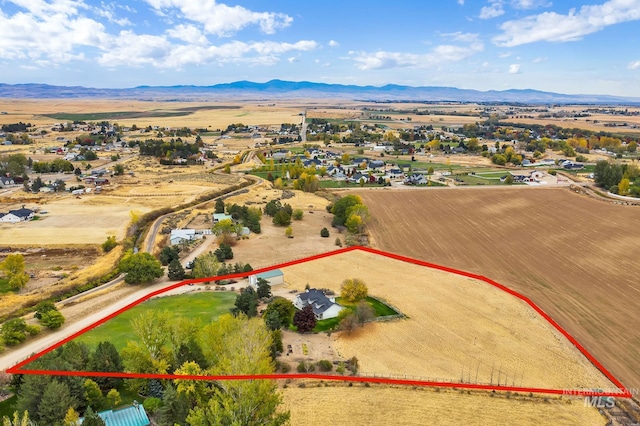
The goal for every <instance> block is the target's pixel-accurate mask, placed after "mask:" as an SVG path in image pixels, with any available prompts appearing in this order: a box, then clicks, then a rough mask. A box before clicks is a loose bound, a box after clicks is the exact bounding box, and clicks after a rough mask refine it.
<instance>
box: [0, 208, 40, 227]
mask: <svg viewBox="0 0 640 426" xmlns="http://www.w3.org/2000/svg"><path fill="white" fill-rule="evenodd" d="M34 215H35V212H34V211H33V210H31V209H25V208H24V207H22V208H20V209H17V210H9V213H0V222H3V223H18V222H24V221H27V220H31V219H33V216H34Z"/></svg>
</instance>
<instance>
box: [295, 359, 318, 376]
mask: <svg viewBox="0 0 640 426" xmlns="http://www.w3.org/2000/svg"><path fill="white" fill-rule="evenodd" d="M315 370H316V367H315V366H314V365H313V364H312V363H310V362H305V361H300V362H299V363H298V366H297V367H296V371H297V372H298V373H310V372H312V371H315Z"/></svg>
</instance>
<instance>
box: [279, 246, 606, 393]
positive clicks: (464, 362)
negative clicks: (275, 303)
mask: <svg viewBox="0 0 640 426" xmlns="http://www.w3.org/2000/svg"><path fill="white" fill-rule="evenodd" d="M283 272H284V276H285V280H286V281H287V283H288V284H289V287H291V288H293V289H297V290H299V291H304V287H305V285H306V284H307V283H309V285H310V286H311V287H317V288H329V289H332V290H334V291H336V292H338V293H339V291H340V283H341V282H342V281H343V280H344V279H346V278H352V277H356V278H360V279H362V280H363V281H364V282H365V283H366V284H367V287H368V289H369V294H370V295H372V296H375V297H380V298H382V299H383V300H385V301H387V302H389V303H390V304H391V305H392V306H393V307H395V308H398V309H399V310H400V311H402V313H403V314H405V315H406V316H407V317H408V318H406V319H402V320H398V321H393V322H387V323H370V324H367V325H366V326H365V327H364V328H361V329H358V330H357V331H356V332H354V333H352V334H351V335H347V334H346V333H340V334H338V335H337V337H335V341H334V347H335V349H336V350H337V352H338V354H339V355H340V356H341V357H343V358H350V357H352V356H356V357H357V358H358V362H359V372H360V373H361V374H363V375H374V374H377V375H383V377H393V378H407V377H408V378H411V379H417V380H425V381H426V380H429V381H453V382H465V383H481V384H493V385H497V384H501V385H508V386H524V387H536V388H547V389H574V388H585V389H593V388H603V389H604V388H606V389H611V388H612V387H614V386H613V384H612V383H610V382H609V380H608V379H606V377H604V375H602V374H601V373H600V372H599V371H598V370H597V369H596V368H595V367H594V366H593V365H591V363H590V362H589V361H588V360H587V359H586V358H585V357H584V356H583V355H582V354H581V353H580V352H579V351H578V349H576V348H575V347H574V346H573V345H572V344H571V343H570V342H569V341H568V340H567V339H565V338H564V337H563V336H562V335H561V334H560V333H558V332H557V330H555V329H554V328H553V327H552V326H551V324H549V323H548V322H547V321H546V320H545V319H544V318H543V317H542V316H540V315H539V314H537V313H536V312H535V311H534V310H533V309H532V308H531V307H529V306H528V305H527V304H525V303H524V302H523V301H521V300H519V299H517V298H516V297H514V296H512V295H510V294H508V293H506V292H504V291H502V290H500V289H498V288H496V287H493V286H491V285H489V284H487V283H485V282H482V281H478V280H474V279H471V278H468V277H464V276H461V275H456V274H452V273H448V272H443V271H439V270H436V269H433V268H428V267H424V266H419V265H415V264H412V263H407V262H402V261H398V260H395V259H391V258H388V257H385V256H382V255H377V254H372V253H367V252H362V251H353V252H348V253H343V254H339V255H334V256H331V257H328V258H323V259H319V260H314V261H312V262H309V263H304V264H300V265H296V266H291V267H286V268H283ZM334 336H335V335H332V337H334Z"/></svg>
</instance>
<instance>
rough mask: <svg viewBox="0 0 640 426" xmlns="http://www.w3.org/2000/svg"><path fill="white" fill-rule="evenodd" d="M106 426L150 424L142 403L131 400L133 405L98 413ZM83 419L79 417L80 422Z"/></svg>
mask: <svg viewBox="0 0 640 426" xmlns="http://www.w3.org/2000/svg"><path fill="white" fill-rule="evenodd" d="M98 416H99V417H100V418H101V419H102V420H104V423H105V424H106V426H148V425H150V424H151V422H150V421H149V417H148V416H147V412H146V411H145V409H144V407H143V406H142V404H138V403H137V402H136V401H133V405H131V406H129V407H125V408H121V409H119V410H106V411H101V412H99V413H98ZM83 421H84V419H80V423H81V424H82V423H83Z"/></svg>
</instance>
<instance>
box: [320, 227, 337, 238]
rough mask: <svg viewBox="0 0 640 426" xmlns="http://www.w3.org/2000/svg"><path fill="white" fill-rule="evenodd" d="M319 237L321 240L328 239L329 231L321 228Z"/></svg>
mask: <svg viewBox="0 0 640 426" xmlns="http://www.w3.org/2000/svg"><path fill="white" fill-rule="evenodd" d="M320 236H321V237H322V238H328V237H329V230H328V229H327V228H322V229H321V230H320ZM338 240H339V238H338Z"/></svg>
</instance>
